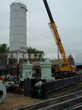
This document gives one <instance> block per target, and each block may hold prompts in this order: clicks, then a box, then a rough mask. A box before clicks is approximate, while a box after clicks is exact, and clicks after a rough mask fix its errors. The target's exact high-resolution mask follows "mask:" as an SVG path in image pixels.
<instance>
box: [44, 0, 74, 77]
mask: <svg viewBox="0 0 82 110" xmlns="http://www.w3.org/2000/svg"><path fill="white" fill-rule="evenodd" d="M43 2H44V5H45V7H46V10H47V13H48V16H49V19H50V27H51V29H52V31H53V34H54V38H55V40H56V44H57V46H58V49H59V52H60V54H61V57H62V60H63V61H62V64H60V62H59V69H60V73H63V74H64V73H66V74H67V73H69V74H70V73H71V74H72V75H74V74H73V73H75V71H76V68H75V66H74V65H71V64H70V63H69V61H68V58H67V56H66V53H65V50H64V47H63V45H62V42H61V39H60V36H59V33H58V30H57V28H56V24H55V22H54V19H53V17H52V14H51V11H50V8H49V5H48V3H47V0H43Z"/></svg>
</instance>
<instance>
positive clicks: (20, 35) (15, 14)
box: [9, 3, 27, 52]
mask: <svg viewBox="0 0 82 110" xmlns="http://www.w3.org/2000/svg"><path fill="white" fill-rule="evenodd" d="M26 12H27V7H26V6H25V5H24V4H22V3H12V4H11V5H10V42H9V51H10V52H14V51H15V52H17V51H26V50H25V49H21V47H23V48H26V46H27V43H26V42H27V34H26V30H27V28H26V27H27V26H26Z"/></svg>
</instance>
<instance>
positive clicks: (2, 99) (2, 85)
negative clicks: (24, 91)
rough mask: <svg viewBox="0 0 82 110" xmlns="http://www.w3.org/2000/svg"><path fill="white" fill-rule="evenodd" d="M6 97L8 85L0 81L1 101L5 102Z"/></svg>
mask: <svg viewBox="0 0 82 110" xmlns="http://www.w3.org/2000/svg"><path fill="white" fill-rule="evenodd" d="M5 97H6V87H5V85H4V84H3V83H2V82H1V81H0V103H2V102H4V100H5Z"/></svg>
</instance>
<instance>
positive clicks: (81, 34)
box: [0, 0, 82, 63]
mask: <svg viewBox="0 0 82 110" xmlns="http://www.w3.org/2000/svg"><path fill="white" fill-rule="evenodd" d="M19 1H21V2H23V3H24V4H25V5H26V6H27V9H28V12H27V46H28V47H29V46H31V47H34V48H37V49H39V50H43V51H44V52H45V54H48V55H50V54H51V57H52V58H54V55H56V54H57V46H56V43H55V40H54V38H53V35H52V33H51V31H50V29H49V26H48V23H49V18H48V16H47V13H46V9H45V7H44V4H43V0H19ZM13 2H14V0H0V44H1V43H7V44H9V23H10V22H9V20H10V4H11V3H13ZM48 4H49V7H50V9H51V12H52V15H53V18H54V21H55V22H56V26H57V28H58V32H59V35H60V38H61V40H62V43H63V46H64V48H65V51H66V53H67V54H68V55H69V54H72V55H73V56H74V58H75V61H76V62H77V63H82V47H81V46H82V0H48ZM53 54H54V55H53Z"/></svg>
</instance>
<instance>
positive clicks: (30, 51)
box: [27, 47, 44, 58]
mask: <svg viewBox="0 0 82 110" xmlns="http://www.w3.org/2000/svg"><path fill="white" fill-rule="evenodd" d="M27 53H28V55H29V57H31V55H32V54H33V55H34V57H40V58H42V57H43V56H44V52H43V51H41V50H37V49H35V48H31V47H29V48H28V49H27Z"/></svg>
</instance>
